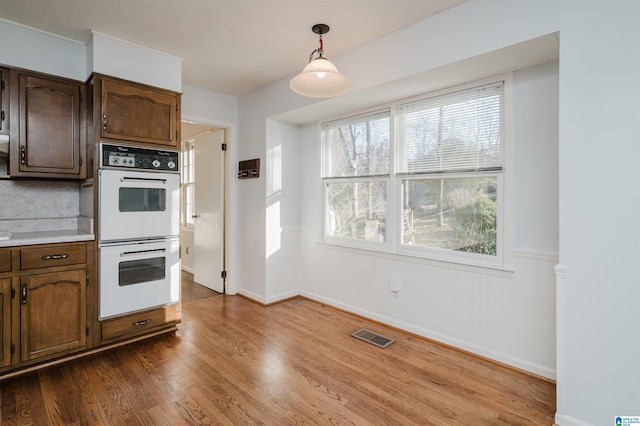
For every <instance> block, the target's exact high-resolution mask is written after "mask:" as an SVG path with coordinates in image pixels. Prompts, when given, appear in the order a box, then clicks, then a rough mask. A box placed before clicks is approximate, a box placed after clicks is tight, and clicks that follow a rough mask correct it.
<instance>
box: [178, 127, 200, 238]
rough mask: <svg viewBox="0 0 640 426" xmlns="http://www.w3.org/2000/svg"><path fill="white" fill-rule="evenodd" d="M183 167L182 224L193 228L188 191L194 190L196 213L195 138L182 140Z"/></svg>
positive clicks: (181, 172)
mask: <svg viewBox="0 0 640 426" xmlns="http://www.w3.org/2000/svg"><path fill="white" fill-rule="evenodd" d="M180 157H181V162H182V164H181V169H180V204H181V205H180V211H181V214H180V225H181V226H182V227H183V228H187V229H193V227H194V220H195V219H194V218H193V217H192V216H191V215H189V209H188V205H187V200H188V198H189V197H187V192H188V191H189V190H191V191H192V195H193V197H192V199H193V206H192V213H194V214H195V207H196V206H195V191H196V188H195V187H196V182H195V139H188V140H185V141H183V142H182V150H181V151H180Z"/></svg>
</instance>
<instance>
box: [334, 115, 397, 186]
mask: <svg viewBox="0 0 640 426" xmlns="http://www.w3.org/2000/svg"><path fill="white" fill-rule="evenodd" d="M390 140H391V123H390V110H389V109H385V110H381V111H375V112H372V113H368V114H364V115H358V116H354V117H348V118H345V119H341V120H336V121H331V122H327V123H323V125H322V143H323V150H322V152H323V173H322V177H323V178H332V177H333V178H336V177H363V176H364V177H366V176H381V175H388V174H389V161H390V156H389V152H390V149H389V146H390Z"/></svg>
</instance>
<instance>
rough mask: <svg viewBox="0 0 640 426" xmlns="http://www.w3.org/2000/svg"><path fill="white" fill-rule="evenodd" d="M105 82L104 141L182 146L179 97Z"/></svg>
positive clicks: (102, 127)
mask: <svg viewBox="0 0 640 426" xmlns="http://www.w3.org/2000/svg"><path fill="white" fill-rule="evenodd" d="M101 82H102V83H101V93H102V95H101V96H102V99H101V108H100V120H101V123H100V124H101V133H100V134H101V136H102V138H109V139H118V140H124V141H133V142H145V143H152V144H159V145H167V146H172V147H177V146H178V141H179V133H180V116H179V112H178V107H179V102H180V95H179V94H177V93H174V92H170V91H166V90H162V89H155V88H151V87H149V86H142V85H136V84H132V83H128V82H123V81H115V80H110V79H106V78H103V79H102V80H101Z"/></svg>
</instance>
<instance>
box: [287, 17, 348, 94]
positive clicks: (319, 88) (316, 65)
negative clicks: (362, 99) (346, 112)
mask: <svg viewBox="0 0 640 426" xmlns="http://www.w3.org/2000/svg"><path fill="white" fill-rule="evenodd" d="M312 31H313V32H314V33H316V34H318V35H319V36H320V47H319V48H318V49H316V50H314V51H313V52H311V55H310V56H309V63H308V64H307V66H306V67H304V69H303V70H302V72H301V73H300V74H298V75H296V76H295V77H293V78H292V79H291V82H290V83H289V87H290V88H291V90H293V91H294V92H296V93H297V94H299V95H302V96H309V97H312V98H332V97H334V96H339V95H342V94H345V93H347V92H348V91H349V89H351V82H350V81H349V79H348V78H347V77H345V76H343V75H342V74H340V72H338V69H337V68H336V66H335V65H333V64H332V63H331V61H329V60H328V59H327V58H325V57H323V56H322V55H323V53H324V50H323V45H322V34H326V33H327V32H329V26H327V25H324V24H317V25H314V26H313V28H312ZM315 53H317V54H318V57H317V58H313V55H314V54H315Z"/></svg>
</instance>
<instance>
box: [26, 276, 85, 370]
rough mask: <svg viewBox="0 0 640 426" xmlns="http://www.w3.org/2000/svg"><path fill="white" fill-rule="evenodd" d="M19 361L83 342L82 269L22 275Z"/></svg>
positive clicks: (74, 346)
mask: <svg viewBox="0 0 640 426" xmlns="http://www.w3.org/2000/svg"><path fill="white" fill-rule="evenodd" d="M19 297H20V336H21V356H20V358H21V361H29V360H32V359H37V358H41V357H44V356H47V355H51V354H55V353H58V352H63V351H67V350H71V349H82V348H84V347H85V346H86V329H87V316H86V299H87V298H86V270H85V269H78V270H71V271H64V272H55V273H48V274H40V275H30V276H25V277H22V282H21V286H20V294H19Z"/></svg>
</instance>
